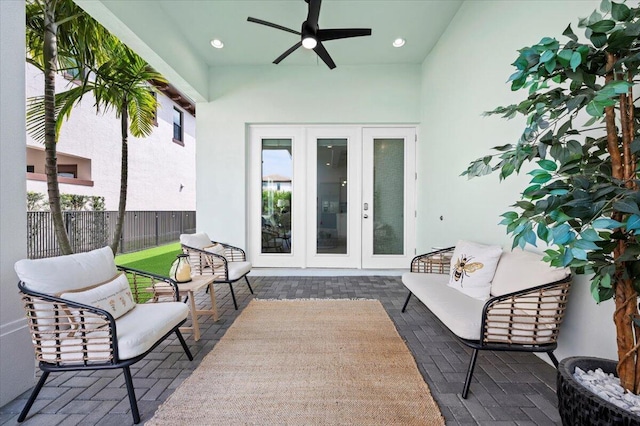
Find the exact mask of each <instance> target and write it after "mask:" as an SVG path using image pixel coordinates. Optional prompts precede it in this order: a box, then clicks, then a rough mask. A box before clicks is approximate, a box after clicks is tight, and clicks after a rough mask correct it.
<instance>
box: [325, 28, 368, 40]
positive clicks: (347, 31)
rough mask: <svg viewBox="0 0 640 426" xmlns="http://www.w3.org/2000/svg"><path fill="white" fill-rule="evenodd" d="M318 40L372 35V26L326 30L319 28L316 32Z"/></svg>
mask: <svg viewBox="0 0 640 426" xmlns="http://www.w3.org/2000/svg"><path fill="white" fill-rule="evenodd" d="M316 35H317V37H318V40H320V41H327V40H336V39H339V38H349V37H362V36H370V35H371V28H334V29H326V30H318V33H317V34H316Z"/></svg>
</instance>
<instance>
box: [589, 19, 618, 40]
mask: <svg viewBox="0 0 640 426" xmlns="http://www.w3.org/2000/svg"><path fill="white" fill-rule="evenodd" d="M615 26H616V23H615V21H612V20H611V19H603V20H602V21H598V22H595V23H593V24H591V25H588V28H589V29H590V30H591V31H593V32H594V34H595V33H606V32H607V31H611V30H612V29H613V28H614V27H615ZM592 41H593V39H592Z"/></svg>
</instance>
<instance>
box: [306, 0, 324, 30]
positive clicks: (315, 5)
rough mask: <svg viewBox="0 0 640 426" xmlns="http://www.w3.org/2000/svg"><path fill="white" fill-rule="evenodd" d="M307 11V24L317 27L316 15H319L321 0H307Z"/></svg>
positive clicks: (313, 27)
mask: <svg viewBox="0 0 640 426" xmlns="http://www.w3.org/2000/svg"><path fill="white" fill-rule="evenodd" d="M308 3H309V12H308V13H307V24H308V25H309V26H310V27H311V28H312V29H314V30H315V29H316V28H318V17H319V16H320V4H321V3H322V0H308Z"/></svg>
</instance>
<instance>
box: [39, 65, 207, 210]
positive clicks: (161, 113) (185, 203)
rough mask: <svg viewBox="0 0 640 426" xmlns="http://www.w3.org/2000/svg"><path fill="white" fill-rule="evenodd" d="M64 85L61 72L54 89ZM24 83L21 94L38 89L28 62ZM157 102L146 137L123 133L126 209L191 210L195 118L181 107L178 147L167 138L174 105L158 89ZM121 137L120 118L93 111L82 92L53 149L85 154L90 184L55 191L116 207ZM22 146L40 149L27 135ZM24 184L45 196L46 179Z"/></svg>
mask: <svg viewBox="0 0 640 426" xmlns="http://www.w3.org/2000/svg"><path fill="white" fill-rule="evenodd" d="M69 84H71V83H70V82H69V81H68V80H66V79H65V78H63V77H62V76H58V77H57V78H56V88H57V90H59V91H61V90H65V89H66V88H67V87H68V86H67V85H69ZM26 85H27V86H26V87H27V97H31V96H36V95H41V94H42V93H43V86H44V82H43V77H42V74H41V73H40V72H39V71H38V70H37V69H36V68H35V67H33V66H31V65H28V66H27V71H26ZM158 101H159V104H160V105H159V108H158V126H157V127H155V128H154V131H153V133H152V134H151V135H149V136H148V137H146V138H134V137H132V136H131V135H129V179H128V193H127V210H195V207H196V188H195V179H196V172H195V155H196V154H195V152H196V144H195V137H196V135H195V123H196V120H195V117H193V116H192V115H191V114H189V113H187V112H185V111H183V117H184V143H185V144H184V146H180V145H178V144H176V143H174V142H173V141H172V138H173V108H174V105H176V104H174V103H173V102H172V101H171V100H170V99H169V98H168V97H166V96H165V95H163V94H161V93H159V94H158ZM178 108H180V107H178ZM121 140H122V138H121V135H120V119H119V118H116V116H115V113H114V112H113V111H109V112H106V113H105V114H99V115H96V109H95V107H94V100H93V97H92V96H91V95H88V96H86V97H85V99H83V100H82V102H81V104H80V105H79V106H77V107H76V108H74V110H73V111H72V112H71V115H70V117H69V119H68V120H67V121H66V122H65V123H64V124H63V125H62V130H61V132H60V138H59V141H58V152H59V153H65V154H71V155H76V156H80V157H84V158H89V159H91V175H92V176H91V177H92V180H93V182H94V185H93V186H83V185H73V184H66V183H60V192H61V193H64V194H79V195H98V196H103V197H105V205H106V209H107V210H118V202H119V198H120V159H121ZM27 145H28V146H32V147H36V148H38V149H43V148H44V147H43V145H42V144H41V143H38V142H35V141H34V140H33V139H32V138H31V137H30V136H27ZM181 184H182V185H183V188H182V190H180V185H181ZM27 189H28V190H29V191H36V192H41V193H43V194H45V195H46V193H47V184H46V182H43V181H34V180H28V181H27Z"/></svg>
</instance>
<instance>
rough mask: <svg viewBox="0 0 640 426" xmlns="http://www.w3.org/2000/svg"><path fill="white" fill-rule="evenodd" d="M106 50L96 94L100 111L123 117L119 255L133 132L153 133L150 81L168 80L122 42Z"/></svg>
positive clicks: (115, 240)
mask: <svg viewBox="0 0 640 426" xmlns="http://www.w3.org/2000/svg"><path fill="white" fill-rule="evenodd" d="M106 47H107V49H108V50H109V57H110V59H109V60H107V61H106V62H105V63H103V64H102V65H101V66H100V67H99V68H98V69H97V70H96V76H97V78H96V83H95V88H94V89H93V93H94V96H95V98H96V107H97V108H98V109H101V108H102V109H103V110H104V111H108V110H111V109H113V111H114V112H115V114H116V117H117V118H120V131H121V137H122V140H121V151H122V158H121V165H120V200H119V203H118V218H117V221H116V229H115V232H114V234H113V239H112V242H111V250H113V253H114V254H115V253H117V251H118V245H119V243H120V237H121V235H122V229H123V227H124V216H125V211H126V205H127V180H128V168H129V162H128V152H129V131H130V132H131V134H132V135H133V136H135V137H145V136H148V135H150V134H151V133H152V132H153V128H154V124H153V123H154V119H155V114H156V108H157V101H156V97H155V96H154V95H153V93H152V91H153V90H155V88H152V86H150V84H149V82H150V81H156V82H159V83H166V80H165V78H164V77H163V76H162V75H161V74H160V73H158V72H156V71H154V70H153V69H152V68H151V67H150V66H149V64H148V63H147V62H146V61H145V60H144V59H142V58H141V57H140V56H138V55H137V54H136V53H135V52H133V51H132V50H131V49H129V48H128V47H127V46H126V45H125V44H123V43H122V42H120V41H119V40H117V39H115V38H114V39H112V40H111V42H110V43H109V44H108V45H106Z"/></svg>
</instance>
